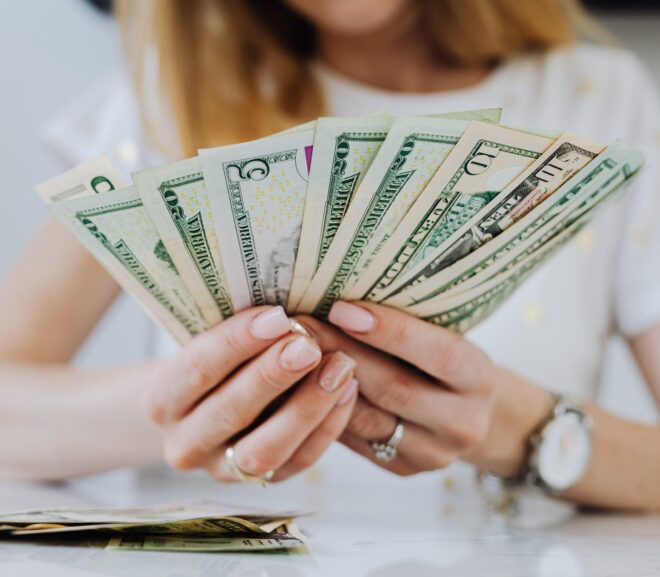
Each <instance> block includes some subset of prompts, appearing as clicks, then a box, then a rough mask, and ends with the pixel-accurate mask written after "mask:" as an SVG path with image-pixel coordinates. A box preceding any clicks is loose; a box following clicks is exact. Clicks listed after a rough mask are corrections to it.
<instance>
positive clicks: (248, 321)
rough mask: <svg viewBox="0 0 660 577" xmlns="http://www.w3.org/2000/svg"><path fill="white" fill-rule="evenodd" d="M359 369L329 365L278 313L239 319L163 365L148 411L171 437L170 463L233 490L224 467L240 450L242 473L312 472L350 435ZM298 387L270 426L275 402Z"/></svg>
mask: <svg viewBox="0 0 660 577" xmlns="http://www.w3.org/2000/svg"><path fill="white" fill-rule="evenodd" d="M354 367H355V362H354V361H353V359H351V358H350V357H349V356H347V355H345V354H344V353H341V352H333V353H330V354H326V355H325V356H324V357H322V354H321V350H320V349H319V347H318V345H317V343H316V342H315V341H314V340H313V339H311V338H309V337H306V336H302V335H299V334H293V333H291V324H290V321H289V319H288V317H287V316H286V313H285V312H284V310H283V309H282V308H281V307H258V308H253V309H248V310H245V311H242V312H240V313H238V314H236V315H235V316H233V317H231V318H230V319H228V320H226V321H224V322H223V323H221V324H220V325H218V326H217V327H215V328H213V329H211V330H209V331H207V332H206V333H204V334H202V335H199V336H198V337H196V338H195V339H193V340H192V341H191V342H190V343H189V344H187V345H186V346H185V347H183V348H182V349H181V351H180V352H179V353H178V354H176V355H175V356H173V357H172V358H171V359H167V360H165V361H163V362H161V363H159V364H158V368H157V369H156V370H155V371H154V372H153V373H152V375H153V382H151V383H149V384H148V386H147V389H146V393H145V395H144V398H143V405H144V407H145V409H146V411H147V413H148V415H149V416H150V418H151V419H152V420H153V421H155V422H156V423H157V424H158V425H159V426H160V427H161V428H162V430H163V432H164V452H165V460H166V461H167V463H168V464H169V465H171V466H172V467H174V468H176V469H180V470H188V469H193V468H204V469H206V470H207V471H208V472H209V473H210V474H211V475H212V476H213V477H214V478H215V479H218V480H220V481H235V480H236V478H235V477H234V476H233V474H232V472H231V471H230V470H229V467H228V466H227V463H226V462H225V459H224V453H225V450H226V448H227V446H229V445H233V446H234V455H235V457H234V458H235V463H236V465H237V466H238V467H239V468H240V469H241V470H242V471H244V472H245V473H248V474H251V475H264V474H265V473H267V472H268V471H275V476H274V477H273V480H282V479H285V478H287V477H289V476H291V475H293V474H295V473H297V472H299V471H301V470H303V469H305V468H307V467H309V466H310V465H311V464H313V463H314V462H315V461H316V460H317V459H318V458H319V457H320V456H321V455H322V454H323V452H324V451H325V450H326V449H327V448H328V446H329V445H330V444H331V443H332V442H333V441H334V440H335V439H336V438H337V437H338V436H339V435H340V434H341V433H342V432H343V430H344V428H345V427H346V425H347V423H348V420H349V417H350V414H351V412H352V408H353V405H354V402H355V399H356V397H357V381H355V379H354V378H353V369H354ZM299 381H301V382H300V385H299V386H298V387H297V388H296V389H295V390H293V391H292V394H291V395H290V396H289V397H288V398H287V399H286V401H285V402H284V404H283V405H281V406H280V407H279V408H278V409H277V410H276V411H275V412H274V414H272V415H271V416H270V417H269V418H268V419H267V420H266V421H264V422H263V423H261V424H259V425H258V426H256V427H255V428H254V429H253V430H250V431H249V432H248V433H247V434H245V435H244V436H242V437H240V438H237V439H235V437H237V435H238V434H239V433H241V432H242V431H244V430H245V429H246V428H248V427H250V425H252V424H253V423H254V421H255V419H257V418H258V417H259V416H260V415H261V413H262V412H263V411H264V409H266V407H268V405H270V404H271V402H272V401H273V400H275V399H276V398H277V397H279V396H280V395H282V394H283V393H285V392H287V391H288V390H289V389H290V388H291V387H293V385H295V384H296V383H297V382H299Z"/></svg>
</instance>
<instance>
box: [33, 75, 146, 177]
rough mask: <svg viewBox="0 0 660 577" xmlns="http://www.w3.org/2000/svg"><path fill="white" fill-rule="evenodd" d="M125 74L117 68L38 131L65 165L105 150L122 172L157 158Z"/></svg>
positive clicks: (130, 170) (138, 167)
mask: <svg viewBox="0 0 660 577" xmlns="http://www.w3.org/2000/svg"><path fill="white" fill-rule="evenodd" d="M142 126H143V125H142V121H141V118H140V108H139V105H138V100H137V97H136V94H135V91H134V89H133V86H132V83H131V82H130V79H129V78H128V77H127V75H126V74H125V73H124V72H123V71H121V70H118V71H116V72H114V73H111V74H109V75H108V76H106V77H105V78H103V79H102V80H101V81H99V82H98V83H96V84H94V85H92V86H91V87H89V88H87V90H86V91H84V92H83V93H81V94H80V95H78V96H76V97H75V98H74V99H73V100H72V101H71V102H70V103H69V104H68V105H67V106H66V107H65V108H64V109H63V110H61V111H60V112H58V113H57V114H56V115H55V116H54V117H53V118H52V119H51V120H50V121H49V122H47V124H46V125H45V127H44V131H43V136H44V140H45V142H46V144H47V145H49V146H50V147H51V148H52V149H53V151H54V152H55V154H56V155H57V156H59V157H60V158H61V159H62V160H63V161H64V162H65V163H66V164H67V165H74V164H78V163H80V162H82V161H84V160H86V159H87V158H89V157H91V156H94V155H96V154H101V153H105V154H107V155H108V156H109V157H110V159H111V160H112V161H113V162H114V163H115V165H116V166H117V167H118V169H119V170H120V172H123V173H124V175H127V174H129V173H130V172H132V171H135V170H138V169H140V168H142V167H144V166H147V165H149V164H153V163H154V162H157V156H158V155H157V154H156V153H155V152H154V151H153V150H152V149H151V148H150V147H149V146H148V144H147V141H146V138H145V135H144V130H143V128H142Z"/></svg>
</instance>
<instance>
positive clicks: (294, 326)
mask: <svg viewBox="0 0 660 577" xmlns="http://www.w3.org/2000/svg"><path fill="white" fill-rule="evenodd" d="M289 323H290V325H291V332H292V333H298V334H299V335H302V336H303V337H311V336H312V335H310V334H309V331H308V330H307V329H306V328H305V326H304V325H303V324H302V323H299V322H298V321H297V320H296V319H289Z"/></svg>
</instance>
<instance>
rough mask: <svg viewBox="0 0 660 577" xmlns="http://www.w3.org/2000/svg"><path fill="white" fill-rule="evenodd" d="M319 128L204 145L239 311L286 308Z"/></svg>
mask: <svg viewBox="0 0 660 577" xmlns="http://www.w3.org/2000/svg"><path fill="white" fill-rule="evenodd" d="M313 139H314V130H303V131H298V132H292V133H289V134H281V135H278V136H273V137H270V138H267V139H262V140H257V141H254V142H249V143H245V144H241V145H238V146H231V147H222V148H216V149H206V150H201V151H200V159H201V164H202V171H203V173H204V179H205V180H206V183H207V187H208V194H209V199H210V201H211V212H212V216H213V221H214V223H215V227H216V230H217V233H218V239H219V242H220V250H221V252H222V261H223V263H224V266H225V271H226V273H227V281H228V284H229V291H230V294H231V299H232V303H233V305H234V308H235V310H237V311H238V310H242V309H244V308H247V307H250V306H257V305H263V304H279V305H283V306H286V303H287V300H288V296H289V289H290V286H291V280H292V277H293V266H294V262H295V258H296V251H297V249H298V240H299V237H300V228H301V223H302V216H303V209H304V204H305V194H306V190H307V178H308V174H309V166H310V164H311V158H312V148H313Z"/></svg>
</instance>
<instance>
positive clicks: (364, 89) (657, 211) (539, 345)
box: [46, 45, 660, 476]
mask: <svg viewBox="0 0 660 577" xmlns="http://www.w3.org/2000/svg"><path fill="white" fill-rule="evenodd" d="M316 71H317V74H318V77H319V79H320V82H321V83H322V86H323V88H324V90H325V93H326V96H327V102H328V103H329V112H330V113H331V114H333V115H347V116H358V115H362V114H367V113H370V112H374V111H377V110H389V111H391V112H393V113H395V114H398V115H415V114H425V113H434V112H445V111H453V110H467V109H474V108H486V107H496V106H502V107H503V108H504V114H503V119H502V121H503V122H504V123H506V124H509V125H513V126H528V127H535V128H539V129H547V130H570V131H572V132H575V133H578V134H580V135H581V136H584V137H586V138H590V139H593V140H594V141H596V142H600V143H604V144H606V143H610V142H612V141H613V140H615V139H616V138H623V139H625V140H626V141H627V142H628V143H630V144H633V145H637V146H641V147H643V148H644V149H645V152H646V154H647V168H646V169H645V171H644V173H643V175H642V177H641V178H640V179H639V180H638V182H637V184H636V185H635V186H634V187H633V188H631V189H630V190H629V191H628V193H627V194H626V196H625V197H624V198H623V200H621V201H619V202H617V203H615V204H613V205H611V206H609V207H608V208H606V209H605V210H603V212H602V213H600V214H599V215H598V216H597V218H596V219H595V220H594V221H593V223H592V224H591V225H589V226H588V227H587V228H586V229H584V230H583V231H582V232H581V233H580V234H579V235H578V236H577V237H576V238H575V239H574V240H573V241H572V242H571V243H570V244H569V245H568V246H566V247H564V248H563V249H562V250H561V251H560V252H559V253H557V254H556V255H555V256H554V257H552V259H551V260H550V261H549V262H548V263H546V264H545V265H544V266H543V267H542V268H541V269H540V270H539V271H537V272H536V273H535V274H534V275H533V276H532V277H531V278H530V279H528V281H527V282H526V283H525V284H524V285H523V286H522V287H521V288H520V289H519V290H518V291H517V292H516V293H515V294H514V295H513V296H512V297H511V298H510V299H509V301H508V302H506V303H505V304H504V306H502V307H501V309H500V310H498V311H497V312H496V313H495V314H494V315H493V316H492V317H491V318H490V319H488V320H487V321H486V322H485V323H483V324H482V325H481V326H479V327H477V328H476V329H474V330H473V331H471V332H470V333H469V334H468V337H469V338H470V339H471V340H473V341H474V342H476V343H477V344H479V345H480V346H482V347H483V348H484V349H485V350H486V351H487V352H488V353H489V354H490V355H491V357H492V358H493V359H494V361H495V362H497V363H499V364H501V365H505V366H507V367H509V368H511V369H513V370H514V371H516V372H517V373H519V374H521V375H522V376H524V377H525V378H527V379H529V380H530V381H532V382H534V383H537V384H539V385H541V386H544V387H546V388H549V389H552V390H555V391H558V392H563V393H567V394H570V395H572V396H574V397H578V398H593V397H594V396H595V395H596V392H597V391H596V388H597V386H598V383H599V380H600V370H601V366H602V363H603V355H604V347H605V345H606V342H607V340H608V338H609V336H610V335H611V334H612V333H613V332H615V331H618V332H620V333H621V334H623V335H624V336H633V335H636V334H639V333H641V332H643V331H644V330H646V329H648V328H649V327H651V326H653V325H654V324H656V323H658V322H660V226H658V225H657V222H658V215H660V168H659V165H658V159H659V158H660V103H659V100H658V94H657V90H656V87H655V86H654V85H653V82H652V80H651V79H650V77H649V74H648V73H647V71H646V70H645V69H644V67H643V66H642V65H641V64H640V62H639V61H638V59H637V58H636V57H635V56H634V55H632V54H631V53H629V52H626V51H623V50H618V49H617V50H615V49H610V48H604V47H597V46H591V45H578V46H575V47H572V48H567V49H562V50H556V51H553V52H550V53H546V54H539V55H532V56H526V57H522V58H517V59H514V60H511V61H509V62H507V63H505V64H503V65H501V66H499V67H498V68H497V69H496V70H494V71H493V72H492V73H491V74H490V75H489V76H488V77H487V79H486V80H484V81H483V82H481V83H480V84H478V85H477V86H474V87H471V88H468V89H465V90H457V91H451V92H442V93H425V94H402V93H396V92H389V91H385V90H379V89H375V88H372V87H369V86H365V85H362V84H359V83H356V82H354V81H352V80H349V79H347V78H344V77H342V76H340V75H339V74H337V73H335V72H333V71H331V70H329V69H327V68H325V67H324V66H322V65H317V66H316ZM108 87H110V89H108ZM46 136H47V139H48V141H49V142H50V143H51V144H52V145H53V146H54V147H55V148H56V149H57V150H58V152H59V153H60V154H62V155H64V156H65V158H66V159H67V160H68V161H69V162H71V163H72V164H73V163H77V162H79V161H82V160H84V159H85V158H88V157H90V156H93V155H95V154H97V153H100V152H106V153H107V154H108V155H109V156H110V157H111V158H112V160H114V161H115V162H116V163H117V164H118V165H119V166H120V167H121V168H123V170H124V171H125V172H126V173H127V174H128V173H130V172H132V171H134V170H137V169H139V168H142V167H145V166H149V165H154V164H157V163H158V158H157V156H156V155H155V154H154V153H153V152H152V151H151V149H150V148H149V147H148V146H147V145H146V143H145V140H144V137H143V134H142V133H141V129H140V122H139V117H138V111H137V107H136V104H135V99H134V95H133V93H132V90H131V87H130V84H129V83H128V82H127V81H126V80H125V79H124V78H123V77H122V76H121V75H118V76H117V77H116V78H115V79H114V80H106V81H105V82H104V84H103V86H100V87H99V88H98V89H97V90H96V91H95V92H92V93H89V94H87V95H85V96H84V97H83V98H82V99H81V100H80V101H79V102H76V103H75V104H74V105H73V106H72V107H71V108H70V110H69V111H68V112H66V113H65V114H63V115H61V116H60V117H59V118H58V119H56V120H55V121H54V122H53V123H52V124H51V125H50V126H49V127H48V129H47V133H46ZM148 322H149V321H148V320H147V319H146V317H144V318H136V319H135V323H148ZM151 334H152V335H153V337H154V338H155V339H157V341H158V343H159V344H158V345H157V348H158V349H159V350H162V351H166V350H169V348H170V347H171V344H168V342H167V338H164V337H163V336H162V335H157V332H156V331H155V330H152V331H151ZM152 350H154V347H153V341H152V342H151V343H145V351H152ZM621 386H625V383H622V384H621ZM332 453H333V451H331V454H332ZM334 453H336V451H334ZM330 458H332V457H330ZM344 458H348V457H346V456H344ZM324 462H325V463H327V462H328V461H327V459H326V460H324ZM360 463H364V461H358V460H357V459H353V460H351V461H350V466H351V467H364V466H365V465H363V464H360ZM327 467H328V466H326V468H327ZM381 476H382V475H381Z"/></svg>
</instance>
